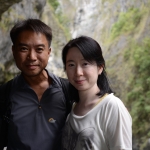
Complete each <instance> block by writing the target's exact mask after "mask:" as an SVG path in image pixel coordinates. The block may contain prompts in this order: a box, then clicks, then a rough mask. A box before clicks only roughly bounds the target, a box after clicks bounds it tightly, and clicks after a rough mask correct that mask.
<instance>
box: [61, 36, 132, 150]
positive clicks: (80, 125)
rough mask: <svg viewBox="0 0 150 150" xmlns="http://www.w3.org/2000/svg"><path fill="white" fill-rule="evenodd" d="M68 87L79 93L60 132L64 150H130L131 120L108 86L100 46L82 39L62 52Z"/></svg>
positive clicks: (82, 37)
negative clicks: (72, 87)
mask: <svg viewBox="0 0 150 150" xmlns="http://www.w3.org/2000/svg"><path fill="white" fill-rule="evenodd" d="M62 59H63V63H64V68H65V71H66V74H67V76H68V79H69V81H70V83H71V84H72V85H73V86H74V87H75V88H76V89H77V90H78V96H75V103H74V105H73V108H72V111H71V113H70V115H69V116H68V119H67V121H66V125H65V127H64V131H63V138H62V149H63V150H131V149H132V119H131V116H130V114H129V112H128V111H127V109H126V107H125V106H124V104H123V103H122V101H121V100H120V99H119V98H117V97H116V96H114V94H113V93H112V90H111V88H110V86H109V83H108V80H107V76H106V71H105V60H104V58H103V55H102V50H101V47H100V45H99V44H98V43H97V42H96V41H95V40H94V39H92V38H90V37H86V36H81V37H78V38H76V39H73V40H71V41H69V42H68V43H67V44H66V46H65V47H64V48H63V51H62Z"/></svg>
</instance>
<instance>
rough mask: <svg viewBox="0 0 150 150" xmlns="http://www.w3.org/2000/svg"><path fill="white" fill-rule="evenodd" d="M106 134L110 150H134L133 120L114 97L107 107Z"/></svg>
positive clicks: (120, 102)
mask: <svg viewBox="0 0 150 150" xmlns="http://www.w3.org/2000/svg"><path fill="white" fill-rule="evenodd" d="M104 122H105V127H104V134H105V138H106V142H107V145H108V147H109V149H110V150H132V118H131V116H130V114H129V112H128V110H127V108H126V107H125V106H124V104H123V103H122V101H121V100H120V99H119V98H117V97H115V96H113V95H112V97H111V98H110V100H109V101H108V103H107V105H106V106H105V121H104Z"/></svg>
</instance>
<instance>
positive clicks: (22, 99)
mask: <svg viewBox="0 0 150 150" xmlns="http://www.w3.org/2000/svg"><path fill="white" fill-rule="evenodd" d="M49 75H50V77H51V78H52V80H53V83H52V84H51V85H50V87H49V88H48V89H47V90H46V91H45V92H44V94H43V96H42V98H41V101H40V102H39V101H38V97H37V95H36V93H35V92H34V91H33V90H32V89H31V88H30V86H29V85H28V84H27V83H26V82H25V80H24V78H23V76H22V75H19V76H17V77H16V78H15V79H14V81H13V89H12V91H11V95H10V97H11V104H12V109H11V117H10V118H11V121H10V124H9V134H8V147H7V148H8V150H57V149H59V148H58V147H59V146H60V137H61V132H62V128H63V126H64V123H65V120H66V102H65V97H64V94H63V92H62V89H61V86H60V84H59V83H58V80H59V79H58V78H57V77H56V76H54V75H53V74H49Z"/></svg>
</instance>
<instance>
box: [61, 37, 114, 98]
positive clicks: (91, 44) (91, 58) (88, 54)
mask: <svg viewBox="0 0 150 150" xmlns="http://www.w3.org/2000/svg"><path fill="white" fill-rule="evenodd" d="M72 47H76V48H78V49H79V50H80V52H81V53H82V55H83V57H84V59H85V60H87V61H88V62H91V63H92V62H96V64H97V66H99V67H100V66H101V67H103V71H102V73H101V74H100V75H99V76H98V80H97V85H98V87H99V89H100V92H99V93H97V95H98V96H103V95H104V94H105V93H112V90H111V88H110V85H109V82H108V78H107V74H106V71H105V69H106V66H105V60H104V58H103V55H102V50H101V47H100V45H99V44H98V43H97V42H96V41H95V40H94V39H92V38H90V37H87V36H80V37H78V38H75V39H72V40H70V41H69V42H68V43H67V44H66V45H65V47H64V48H63V50H62V60H63V64H64V70H66V56H67V53H68V51H69V49H70V48H72Z"/></svg>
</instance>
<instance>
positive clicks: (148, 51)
mask: <svg viewBox="0 0 150 150" xmlns="http://www.w3.org/2000/svg"><path fill="white" fill-rule="evenodd" d="M130 51H132V55H131V56H129V50H128V54H127V55H126V57H127V56H128V57H132V59H133V61H134V64H135V68H134V78H133V79H132V80H131V83H130V91H129V93H128V103H129V104H130V105H131V115H132V117H133V134H134V135H135V136H136V137H138V139H139V142H140V143H143V144H142V145H141V149H143V147H144V146H145V145H146V143H147V140H148V138H150V130H149V124H150V38H145V39H144V40H143V42H142V43H141V44H137V43H134V44H133V45H132V47H131V48H130Z"/></svg>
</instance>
